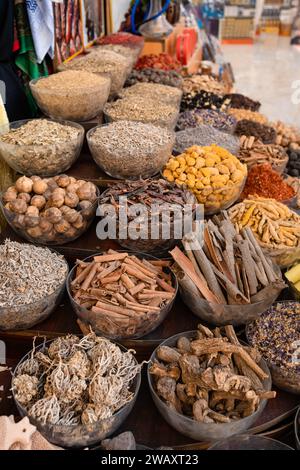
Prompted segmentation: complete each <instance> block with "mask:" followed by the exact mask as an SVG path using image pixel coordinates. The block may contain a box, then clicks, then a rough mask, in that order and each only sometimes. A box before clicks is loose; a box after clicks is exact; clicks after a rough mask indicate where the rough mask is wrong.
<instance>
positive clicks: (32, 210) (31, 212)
mask: <svg viewBox="0 0 300 470" xmlns="http://www.w3.org/2000/svg"><path fill="white" fill-rule="evenodd" d="M26 215H30V216H31V217H39V215H40V213H39V210H38V208H37V207H35V206H29V207H28V209H27V211H26Z"/></svg>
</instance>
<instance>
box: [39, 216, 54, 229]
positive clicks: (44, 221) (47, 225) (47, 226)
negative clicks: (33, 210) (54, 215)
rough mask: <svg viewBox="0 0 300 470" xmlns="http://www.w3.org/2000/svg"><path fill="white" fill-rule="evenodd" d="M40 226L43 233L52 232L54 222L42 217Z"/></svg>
mask: <svg viewBox="0 0 300 470" xmlns="http://www.w3.org/2000/svg"><path fill="white" fill-rule="evenodd" d="M39 226H40V229H41V231H42V232H43V233H50V232H51V230H52V229H53V224H51V222H49V221H48V220H47V219H45V218H42V219H40V223H39Z"/></svg>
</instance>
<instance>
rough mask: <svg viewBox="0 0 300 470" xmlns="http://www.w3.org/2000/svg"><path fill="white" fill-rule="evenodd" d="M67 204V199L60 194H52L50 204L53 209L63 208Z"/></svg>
mask: <svg viewBox="0 0 300 470" xmlns="http://www.w3.org/2000/svg"><path fill="white" fill-rule="evenodd" d="M64 203H65V198H64V197H63V196H62V195H60V194H54V193H52V196H51V198H50V199H49V204H50V205H51V207H58V208H60V207H62V206H63V205H64Z"/></svg>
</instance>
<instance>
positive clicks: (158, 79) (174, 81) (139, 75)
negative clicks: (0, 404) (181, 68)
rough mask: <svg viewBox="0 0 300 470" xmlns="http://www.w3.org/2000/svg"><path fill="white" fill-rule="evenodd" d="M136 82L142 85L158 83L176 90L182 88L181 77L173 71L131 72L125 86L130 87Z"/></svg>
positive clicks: (145, 70)
mask: <svg viewBox="0 0 300 470" xmlns="http://www.w3.org/2000/svg"><path fill="white" fill-rule="evenodd" d="M138 82H143V83H160V84H161V85H168V86H173V87H177V88H182V83H183V82H182V77H181V75H180V74H179V73H178V72H176V71H175V70H159V69H143V70H133V71H132V72H131V74H130V75H129V77H128V78H127V81H126V83H125V86H126V87H127V86H132V85H135V84H136V83H138Z"/></svg>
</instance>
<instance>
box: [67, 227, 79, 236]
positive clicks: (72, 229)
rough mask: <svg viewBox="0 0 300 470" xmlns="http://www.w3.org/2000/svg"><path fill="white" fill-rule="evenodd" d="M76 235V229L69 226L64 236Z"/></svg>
mask: <svg viewBox="0 0 300 470" xmlns="http://www.w3.org/2000/svg"><path fill="white" fill-rule="evenodd" d="M76 236H77V229H76V228H74V227H70V229H69V230H68V231H67V232H66V233H65V237H66V238H73V237H76Z"/></svg>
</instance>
